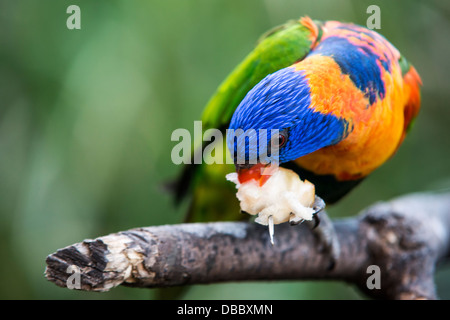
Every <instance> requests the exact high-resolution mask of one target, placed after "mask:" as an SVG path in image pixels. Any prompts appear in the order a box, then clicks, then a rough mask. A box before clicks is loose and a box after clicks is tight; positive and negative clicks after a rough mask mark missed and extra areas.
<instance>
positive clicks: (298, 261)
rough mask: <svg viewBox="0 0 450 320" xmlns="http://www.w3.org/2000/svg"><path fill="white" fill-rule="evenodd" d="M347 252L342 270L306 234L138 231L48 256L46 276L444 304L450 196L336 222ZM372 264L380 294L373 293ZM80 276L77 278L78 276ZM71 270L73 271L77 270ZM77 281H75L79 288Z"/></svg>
mask: <svg viewBox="0 0 450 320" xmlns="http://www.w3.org/2000/svg"><path fill="white" fill-rule="evenodd" d="M334 226H335V229H336V233H337V237H338V240H339V242H340V245H341V252H340V256H339V258H338V260H337V261H336V265H335V267H334V269H333V270H331V271H329V270H327V266H328V262H329V260H328V259H329V257H327V255H326V254H324V253H322V252H321V250H320V248H319V246H318V245H317V243H316V239H315V238H314V236H313V234H312V233H311V231H310V230H309V229H308V228H307V227H306V226H304V225H299V226H290V225H288V224H282V225H277V226H275V228H276V229H275V231H276V232H275V245H274V246H272V245H271V244H270V239H269V234H268V232H267V228H266V227H263V226H260V225H258V224H255V223H246V222H216V223H192V224H179V225H166V226H158V227H146V228H137V229H132V230H128V231H123V232H119V233H115V234H110V235H107V236H104V237H100V238H97V239H94V240H84V241H83V242H81V243H77V244H74V245H71V246H68V247H66V248H63V249H60V250H58V251H57V252H56V253H53V254H51V255H49V256H48V257H47V260H46V262H47V268H46V270H45V276H46V277H47V279H48V280H50V281H52V282H54V283H55V284H57V285H58V286H61V287H66V286H67V283H68V282H67V280H68V279H69V277H71V276H72V272H68V267H69V266H73V265H74V266H76V270H78V271H79V272H80V277H79V279H80V284H79V285H80V286H79V287H78V289H81V290H87V291H107V290H109V289H111V288H113V287H115V286H118V285H121V284H122V285H127V286H132V287H147V288H154V287H165V286H180V285H188V284H200V283H212V282H222V281H245V280H282V279H297V280H311V279H330V280H331V279H332V280H342V281H346V282H348V283H352V284H355V285H356V286H358V287H359V288H360V289H361V290H362V291H363V292H365V293H366V294H368V295H369V296H371V297H374V298H388V299H435V298H437V295H436V290H435V286H434V282H433V274H434V271H435V266H436V263H438V262H440V261H443V260H444V259H446V258H448V257H449V244H450V243H449V239H450V237H449V234H450V194H412V195H409V196H405V197H401V198H398V199H394V200H392V201H390V202H385V203H379V204H375V205H373V206H371V207H370V208H368V209H366V210H365V211H364V212H362V213H361V214H360V215H359V216H357V217H353V218H347V219H341V220H336V221H334ZM370 265H376V266H378V267H379V268H380V269H379V270H380V272H381V277H380V279H381V287H380V289H372V290H370V289H368V287H367V284H366V282H367V279H368V277H369V276H370V275H371V274H370V273H368V272H367V268H368V266H370ZM72 270H73V269H72ZM69 271H70V270H69ZM69 280H70V279H69Z"/></svg>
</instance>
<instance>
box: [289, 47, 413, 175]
mask: <svg viewBox="0 0 450 320" xmlns="http://www.w3.org/2000/svg"><path fill="white" fill-rule="evenodd" d="M295 68H296V69H297V70H302V71H303V72H304V73H305V75H306V77H307V79H308V81H309V85H310V88H311V92H310V94H311V106H310V108H313V109H314V110H315V111H318V112H321V113H324V114H333V115H335V116H337V117H340V118H344V119H346V120H347V121H348V123H349V127H350V128H351V130H352V131H351V133H350V134H349V135H348V136H347V137H346V138H345V139H344V140H342V141H341V142H339V143H338V144H336V145H333V146H329V147H325V148H322V149H320V150H317V151H315V152H313V153H311V154H309V155H306V156H304V157H301V158H299V159H297V160H296V162H297V163H298V164H299V165H300V166H301V167H303V168H305V169H307V170H309V171H312V172H314V173H316V174H332V175H334V176H335V177H337V179H338V180H350V179H357V178H361V177H364V176H366V175H368V174H369V173H370V172H372V171H373V170H374V169H376V168H377V167H379V166H380V165H381V164H383V163H384V162H385V161H386V160H387V159H388V158H389V157H391V156H392V155H393V154H394V152H395V150H396V149H397V147H398V146H399V144H400V143H401V140H402V138H403V129H404V106H405V104H406V97H405V95H404V93H403V91H404V90H403V82H402V76H401V71H400V68H399V67H398V66H394V67H393V68H392V71H391V73H388V72H383V73H382V80H383V82H384V85H385V96H384V98H383V99H381V98H378V99H377V100H376V101H375V102H374V103H373V104H372V105H369V101H368V99H367V97H366V96H365V95H364V92H361V90H359V89H358V88H357V87H356V86H355V85H354V83H353V82H352V80H351V79H350V77H349V76H348V75H346V74H343V73H341V70H340V68H339V66H338V65H337V64H336V62H335V61H334V60H333V59H332V58H330V57H324V56H320V55H316V56H312V57H308V58H307V59H305V60H303V61H301V62H299V63H297V64H295Z"/></svg>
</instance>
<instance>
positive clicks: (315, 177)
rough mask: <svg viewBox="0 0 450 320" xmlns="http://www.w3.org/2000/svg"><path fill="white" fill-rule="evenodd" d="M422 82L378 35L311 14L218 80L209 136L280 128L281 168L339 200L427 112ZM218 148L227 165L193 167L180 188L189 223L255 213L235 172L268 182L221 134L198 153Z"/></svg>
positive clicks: (205, 120)
mask: <svg viewBox="0 0 450 320" xmlns="http://www.w3.org/2000/svg"><path fill="white" fill-rule="evenodd" d="M421 85H422V81H421V78H420V76H419V74H418V72H417V71H416V69H415V68H414V67H413V66H412V64H410V63H409V62H408V60H406V58H405V57H404V56H403V55H402V54H400V52H399V51H398V50H397V49H396V48H395V47H394V46H393V45H392V44H391V43H390V42H389V41H388V40H387V39H386V38H385V37H383V36H382V35H381V34H379V33H378V32H376V31H374V30H370V29H368V28H366V27H363V26H360V25H356V24H353V23H348V22H339V21H318V20H312V19H311V18H309V17H308V16H305V17H301V18H300V19H296V20H289V21H287V22H286V23H284V24H283V25H281V26H278V27H275V28H273V29H272V30H269V31H268V32H266V33H265V34H263V35H262V36H261V37H260V39H259V40H258V41H257V43H256V45H255V47H254V49H253V50H252V51H251V52H250V53H249V54H248V55H247V56H246V57H245V58H244V60H243V61H242V62H241V63H240V64H238V65H237V67H236V68H235V69H234V70H233V71H232V72H231V73H230V74H229V75H228V76H227V77H226V78H225V80H224V81H223V82H222V83H221V84H220V85H219V86H218V88H217V90H216V92H215V93H214V94H213V95H212V97H211V98H210V100H209V102H208V103H207V105H206V107H205V109H204V111H203V114H202V117H201V121H202V125H203V130H204V132H206V131H207V130H208V129H212V128H217V129H219V130H220V131H221V132H223V133H224V135H226V132H227V130H229V129H233V130H236V129H243V130H246V129H250V128H252V129H276V130H278V131H279V135H278V139H279V159H278V162H279V163H278V165H279V166H281V167H284V168H287V169H290V170H293V171H294V172H295V173H297V174H298V175H299V176H300V177H301V178H302V179H307V180H308V181H310V182H311V183H313V184H314V186H315V191H316V195H318V196H319V197H320V198H321V199H323V200H324V201H325V203H326V204H334V203H336V202H338V201H339V200H340V199H342V198H343V197H344V196H345V195H347V194H348V193H349V192H350V191H351V190H352V189H354V188H355V187H356V186H357V185H358V184H359V183H360V182H361V181H363V180H364V179H365V178H366V177H367V176H368V175H370V174H371V173H372V172H373V171H374V170H376V169H377V168H378V167H380V166H381V165H382V164H383V163H385V162H386V161H387V160H388V159H390V158H391V157H392V156H393V155H394V154H395V153H396V151H397V150H398V148H399V146H400V145H401V144H402V142H403V140H404V139H405V136H406V135H407V133H408V132H409V130H410V129H411V127H412V125H413V123H414V119H415V118H416V116H417V115H418V113H419V109H420V103H421V97H420V87H421ZM206 140H208V139H206ZM208 144H217V145H218V147H217V148H216V149H215V152H216V153H220V154H219V156H220V157H223V159H224V162H223V164H218V163H217V164H206V163H200V164H194V163H193V162H191V164H185V165H184V167H183V168H182V170H181V173H180V175H179V177H178V179H177V180H176V182H175V183H174V184H173V186H172V187H173V192H174V198H175V202H176V203H180V202H181V201H183V199H185V198H189V199H190V203H189V210H188V211H189V212H188V214H187V216H186V221H187V222H188V221H189V222H193V221H195V222H205V221H219V220H220V221H226V220H243V219H246V215H243V214H242V212H241V211H240V208H239V202H238V200H237V198H236V187H235V185H233V184H232V183H230V182H229V181H226V179H225V175H226V174H228V173H230V172H237V174H238V175H239V176H240V177H241V176H244V175H245V176H246V178H248V176H249V172H250V173H251V175H252V176H250V178H252V179H255V180H258V179H260V178H261V177H260V175H261V173H260V171H258V170H252V168H255V166H260V165H261V164H260V163H257V164H250V163H244V164H240V163H237V162H236V159H233V161H232V163H228V162H226V161H225V159H226V158H227V157H230V150H231V151H236V149H237V148H239V146H238V145H236V144H234V143H233V142H230V141H229V140H228V145H227V144H226V143H223V141H220V139H215V140H214V139H213V138H211V139H210V140H209V141H205V142H203V143H202V144H201V145H198V144H197V145H195V146H192V148H191V155H190V156H191V158H192V159H193V158H194V155H195V154H196V153H202V152H203V150H204V149H205V147H206V146H207V145H208ZM220 144H221V145H220ZM219 145H220V146H219ZM233 149H234V150H233ZM241 151H243V152H244V153H248V152H249V150H248V149H245V146H244V150H241ZM215 156H218V155H217V154H216V155H215ZM233 162H234V163H233ZM265 165H267V164H265ZM269 179H270V177H269Z"/></svg>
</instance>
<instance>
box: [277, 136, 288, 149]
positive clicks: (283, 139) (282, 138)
mask: <svg viewBox="0 0 450 320" xmlns="http://www.w3.org/2000/svg"><path fill="white" fill-rule="evenodd" d="M286 141H287V139H286V136H285V135H283V134H280V135H279V136H278V147H279V148H281V147H282V146H284V145H285V144H286Z"/></svg>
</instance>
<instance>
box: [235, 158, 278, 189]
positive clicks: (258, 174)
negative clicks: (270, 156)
mask: <svg viewBox="0 0 450 320" xmlns="http://www.w3.org/2000/svg"><path fill="white" fill-rule="evenodd" d="M237 174H238V179H239V183H241V184H242V183H245V182H247V181H249V180H252V179H253V180H256V181H257V182H259V186H260V187H262V186H263V185H264V184H265V183H266V182H267V180H269V178H270V177H271V176H272V174H273V167H272V166H269V165H268V164H262V163H257V164H255V165H253V166H251V167H244V168H238V170H237Z"/></svg>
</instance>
